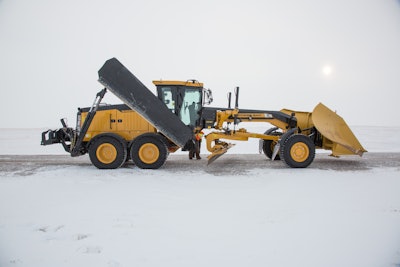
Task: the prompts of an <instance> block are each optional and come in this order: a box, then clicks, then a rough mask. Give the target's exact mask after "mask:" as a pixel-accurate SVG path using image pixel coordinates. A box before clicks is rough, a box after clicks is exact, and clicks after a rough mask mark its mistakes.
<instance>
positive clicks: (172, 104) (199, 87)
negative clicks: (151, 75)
mask: <svg viewBox="0 0 400 267" xmlns="http://www.w3.org/2000/svg"><path fill="white" fill-rule="evenodd" d="M153 84H155V85H156V87H157V95H158V98H159V99H160V100H161V101H162V102H163V103H164V104H165V105H166V106H167V107H168V109H169V110H170V111H171V112H173V113H174V114H176V115H177V116H178V117H179V119H180V120H181V121H182V122H183V123H184V124H185V125H188V126H190V127H192V128H195V127H196V125H198V120H199V118H200V111H201V109H202V107H203V105H204V104H210V103H211V102H212V94H211V90H210V89H204V88H203V83H200V82H198V81H196V80H188V81H186V82H185V81H153Z"/></svg>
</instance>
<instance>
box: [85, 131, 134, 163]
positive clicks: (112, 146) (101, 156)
mask: <svg viewBox="0 0 400 267" xmlns="http://www.w3.org/2000/svg"><path fill="white" fill-rule="evenodd" d="M127 154H128V153H127V149H126V143H125V142H124V141H123V140H122V139H121V138H118V137H115V136H111V135H103V136H100V137H97V138H96V139H95V140H94V141H93V143H92V144H91V145H90V147H89V158H90V161H91V162H92V164H93V165H94V166H96V167H97V168H99V169H117V168H119V167H121V166H122V165H123V164H124V163H125V161H126V157H127Z"/></svg>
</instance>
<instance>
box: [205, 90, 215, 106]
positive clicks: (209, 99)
mask: <svg viewBox="0 0 400 267" xmlns="http://www.w3.org/2000/svg"><path fill="white" fill-rule="evenodd" d="M212 102H213V96H212V91H211V90H210V89H204V104H205V105H210V104H211V103H212Z"/></svg>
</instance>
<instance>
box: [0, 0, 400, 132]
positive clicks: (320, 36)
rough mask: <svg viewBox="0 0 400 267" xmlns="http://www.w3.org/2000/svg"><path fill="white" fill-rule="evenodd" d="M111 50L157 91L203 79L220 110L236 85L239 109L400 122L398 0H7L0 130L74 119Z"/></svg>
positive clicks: (0, 18) (1, 31)
mask: <svg viewBox="0 0 400 267" xmlns="http://www.w3.org/2000/svg"><path fill="white" fill-rule="evenodd" d="M111 57H117V58H118V59H119V60H120V61H121V62H122V63H123V64H124V65H125V66H126V67H128V69H130V70H131V71H132V72H133V73H134V74H135V75H136V76H137V77H138V78H139V79H140V80H141V81H142V82H143V83H144V84H145V85H147V86H148V87H149V88H150V89H151V90H152V91H153V92H155V90H154V86H153V84H152V82H151V81H152V80H155V79H160V78H162V79H164V80H170V79H173V80H187V79H197V80H199V81H201V82H203V83H204V84H205V87H207V88H211V89H212V90H213V93H214V103H213V104H212V105H213V106H222V107H225V106H226V105H227V100H226V94H227V92H228V91H232V90H233V88H234V87H235V86H240V89H241V96H240V103H239V105H240V107H242V108H252V109H266V110H280V109H281V108H290V109H296V110H304V111H312V109H313V108H314V106H315V105H316V104H318V103H319V102H322V103H324V104H325V105H327V106H328V107H330V108H331V109H333V110H336V111H337V112H338V114H339V115H341V116H342V117H344V118H345V120H346V121H347V122H348V124H349V125H371V126H373V125H382V126H391V125H396V126H400V119H399V111H398V110H399V109H398V106H400V105H399V95H400V93H399V90H400V1H399V0H335V1H334V0H332V1H331V0H325V1H321V0H304V1H299V0H287V1H272V0H263V1H261V0H247V1H236V0H221V1H218V0H202V1H188V0H186V1H185V0H168V1H165V0H146V1H142V0H141V1H138V0H125V1H123V0H114V1H109V0H107V1H106V0H97V1H84V0H70V1H61V0H59V1H58V0H36V1H32V0H0V82H1V83H0V86H1V98H0V99H1V100H0V101H1V105H0V114H1V118H2V120H1V121H2V123H1V126H0V127H1V128H14V127H21V128H42V127H45V128H47V127H48V128H58V127H60V124H59V119H60V118H63V117H67V118H68V119H69V120H68V121H69V124H70V125H71V126H74V125H75V114H76V111H77V108H78V107H85V106H88V105H90V104H91V103H92V101H93V99H94V96H95V94H96V93H97V92H98V91H99V90H100V89H102V87H101V84H100V83H98V82H97V78H98V76H97V71H98V69H99V68H100V67H101V66H102V64H103V63H104V62H105V61H106V60H107V59H109V58H111ZM104 101H105V102H107V103H114V104H115V103H120V100H119V99H117V98H116V97H114V96H112V93H111V92H109V93H108V94H107V95H106V97H105V99H104ZM267 128H268V127H267Z"/></svg>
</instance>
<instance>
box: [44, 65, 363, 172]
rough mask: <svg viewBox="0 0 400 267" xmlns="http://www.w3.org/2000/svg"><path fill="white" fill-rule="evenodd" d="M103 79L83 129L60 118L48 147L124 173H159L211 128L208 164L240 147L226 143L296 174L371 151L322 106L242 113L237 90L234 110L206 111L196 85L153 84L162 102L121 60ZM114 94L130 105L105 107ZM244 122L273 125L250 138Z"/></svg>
mask: <svg viewBox="0 0 400 267" xmlns="http://www.w3.org/2000/svg"><path fill="white" fill-rule="evenodd" d="M98 74H99V82H100V83H101V84H103V85H104V87H105V88H104V89H103V90H101V91H100V92H99V93H98V94H97V95H96V98H95V101H94V102H93V104H92V106H91V107H88V108H79V109H78V114H77V125H76V128H75V129H74V128H71V127H68V126H67V125H66V123H65V122H64V120H61V122H62V125H63V127H62V128H60V129H57V130H48V131H45V132H43V133H42V142H41V144H42V145H50V144H55V143H61V144H62V145H63V147H64V149H65V150H66V151H67V152H69V153H70V154H71V156H80V155H84V154H86V153H88V154H89V157H90V160H91V162H92V163H93V165H95V166H96V167H98V168H101V169H115V168H118V167H120V166H122V165H123V164H124V163H125V162H126V161H127V160H129V159H131V160H132V161H133V162H134V164H135V165H136V166H138V167H139V168H144V169H157V168H160V167H161V166H162V165H163V164H164V162H165V161H166V159H167V157H168V155H169V153H172V152H175V151H177V150H178V149H179V148H181V149H182V150H183V151H187V150H190V149H192V148H193V146H194V140H195V135H196V133H198V132H200V131H201V130H202V129H211V132H210V133H208V134H207V135H206V141H207V149H208V151H209V152H210V153H211V154H210V155H209V156H208V163H211V162H213V161H214V160H216V159H217V158H218V157H220V156H221V155H223V154H224V153H226V152H227V151H228V149H229V148H231V147H232V146H233V144H231V143H228V142H227V140H238V141H247V140H248V139H249V138H257V139H259V140H260V147H261V148H262V151H263V152H264V154H265V155H266V156H267V157H268V158H270V159H272V160H279V159H280V160H282V161H284V162H285V163H286V164H287V165H288V166H290V167H293V168H305V167H307V166H309V165H310V164H311V163H312V161H313V160H314V156H315V149H326V150H331V151H332V154H331V155H332V156H335V157H338V156H340V155H359V156H362V154H363V153H364V152H366V150H365V149H364V148H363V147H362V145H361V144H360V142H359V141H358V140H357V138H356V137H355V135H354V134H353V132H352V131H351V130H350V128H349V127H348V125H347V124H346V122H345V121H344V120H343V119H342V118H341V117H340V116H338V115H337V114H336V113H335V112H333V111H331V110H330V109H328V108H327V107H326V106H324V105H323V104H321V103H320V104H318V105H317V106H316V107H315V108H314V110H313V111H312V112H301V111H294V110H289V109H282V110H280V111H269V110H252V109H241V108H239V105H238V102H239V100H238V99H239V88H238V87H237V88H236V89H235V96H236V100H235V105H234V107H233V108H231V107H230V106H231V104H230V102H231V101H230V100H229V103H228V107H227V108H216V107H206V106H205V105H206V104H210V103H211V102H212V93H211V90H209V89H205V88H204V87H203V84H202V83H200V82H198V81H196V80H188V81H153V83H154V84H155V86H156V88H157V96H156V95H154V94H153V93H152V92H151V91H150V90H149V89H148V88H147V87H146V86H145V85H144V84H143V83H141V82H140V81H139V79H137V78H136V77H135V76H134V75H133V74H132V73H131V72H130V71H129V70H128V69H127V68H126V67H125V66H124V65H122V64H121V63H120V62H119V61H118V60H117V59H116V58H112V59H109V60H107V61H106V62H105V64H104V65H103V66H102V68H101V69H100V70H99V72H98ZM107 90H109V91H111V92H113V93H114V94H115V95H116V96H117V97H119V98H120V99H121V100H122V101H123V102H124V104H120V105H102V104H101V100H102V99H103V97H104V95H105V93H106V91H107ZM230 96H231V94H230V95H229V99H230V98H231V97H230ZM240 122H267V123H269V124H271V125H272V126H273V127H271V128H270V129H268V130H267V131H265V132H263V133H251V132H248V131H247V130H246V129H244V128H238V127H237V126H238V124H239V123H240ZM232 126H233V129H232V128H231V127H232Z"/></svg>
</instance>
